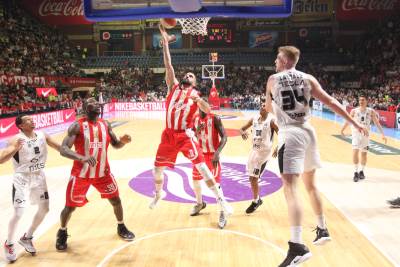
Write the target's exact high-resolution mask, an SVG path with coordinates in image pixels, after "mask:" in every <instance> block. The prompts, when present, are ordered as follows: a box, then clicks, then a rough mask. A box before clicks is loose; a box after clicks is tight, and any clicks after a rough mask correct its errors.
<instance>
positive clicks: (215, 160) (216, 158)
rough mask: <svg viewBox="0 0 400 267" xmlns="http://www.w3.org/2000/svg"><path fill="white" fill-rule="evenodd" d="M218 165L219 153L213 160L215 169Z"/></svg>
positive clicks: (215, 154)
mask: <svg viewBox="0 0 400 267" xmlns="http://www.w3.org/2000/svg"><path fill="white" fill-rule="evenodd" d="M218 163H219V153H214V156H213V158H212V164H213V166H214V168H217V166H218Z"/></svg>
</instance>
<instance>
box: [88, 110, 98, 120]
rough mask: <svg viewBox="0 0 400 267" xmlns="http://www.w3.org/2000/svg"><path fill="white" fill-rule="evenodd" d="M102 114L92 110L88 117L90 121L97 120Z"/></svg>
mask: <svg viewBox="0 0 400 267" xmlns="http://www.w3.org/2000/svg"><path fill="white" fill-rule="evenodd" d="M99 115H100V113H99V112H97V110H91V111H88V112H87V113H86V116H87V117H88V119H89V120H96V119H97V118H98V117H99Z"/></svg>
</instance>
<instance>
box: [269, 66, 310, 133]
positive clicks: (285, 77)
mask: <svg viewBox="0 0 400 267" xmlns="http://www.w3.org/2000/svg"><path fill="white" fill-rule="evenodd" d="M273 78H274V88H273V89H272V92H271V93H272V100H273V101H272V107H273V109H274V112H275V115H276V117H277V122H278V126H279V127H280V128H285V127H287V126H290V125H297V126H300V125H303V124H304V123H306V122H307V121H308V120H309V119H310V116H311V112H310V98H311V84H310V81H309V80H308V74H306V73H304V72H301V71H298V70H296V69H291V70H285V71H282V72H279V73H276V74H274V75H273Z"/></svg>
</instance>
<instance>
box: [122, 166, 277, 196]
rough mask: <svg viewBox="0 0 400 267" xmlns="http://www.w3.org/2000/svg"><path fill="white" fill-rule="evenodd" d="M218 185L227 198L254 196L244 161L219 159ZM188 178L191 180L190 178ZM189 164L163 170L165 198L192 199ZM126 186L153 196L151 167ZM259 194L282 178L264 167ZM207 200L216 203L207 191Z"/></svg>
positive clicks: (270, 190)
mask: <svg viewBox="0 0 400 267" xmlns="http://www.w3.org/2000/svg"><path fill="white" fill-rule="evenodd" d="M221 165H222V166H221V171H222V173H221V187H222V190H223V192H224V195H225V197H226V199H227V200H228V201H229V202H238V201H245V200H251V199H253V194H252V191H251V187H250V182H249V177H248V175H247V173H246V165H245V164H240V163H231V162H222V163H221ZM189 179H190V180H189ZM191 179H192V164H191V163H179V164H176V165H175V168H174V169H170V168H166V170H165V172H164V187H163V189H164V191H165V192H166V193H167V196H166V197H165V198H164V200H166V201H172V202H180V203H194V202H195V195H194V192H193V189H192V186H191V184H192V181H191ZM129 186H130V187H131V188H132V189H133V190H134V191H135V192H138V193H140V194H142V195H145V196H148V197H150V198H152V197H153V196H154V179H153V174H152V169H149V170H146V171H144V172H142V173H140V174H139V175H137V176H135V177H133V178H132V179H131V180H130V181H129ZM259 186H260V187H259V188H260V196H261V197H264V196H266V195H270V194H272V193H274V192H276V191H278V190H279V189H280V188H281V187H282V181H281V179H280V178H279V177H278V175H276V174H275V173H273V172H271V171H269V170H265V171H264V173H263V175H262V176H261V179H260V182H259ZM204 191H205V190H203V199H204V201H206V202H207V203H216V201H215V198H214V197H213V196H212V195H211V194H210V192H209V193H208V194H205V195H204V193H205V192H204Z"/></svg>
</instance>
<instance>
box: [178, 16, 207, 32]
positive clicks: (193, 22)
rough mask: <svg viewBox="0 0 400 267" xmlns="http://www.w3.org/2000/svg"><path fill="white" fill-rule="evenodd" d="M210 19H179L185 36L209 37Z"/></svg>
mask: <svg viewBox="0 0 400 267" xmlns="http://www.w3.org/2000/svg"><path fill="white" fill-rule="evenodd" d="M209 20H210V18H183V19H178V21H179V23H180V24H181V26H182V33H183V34H191V35H207V23H208V21H209Z"/></svg>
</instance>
